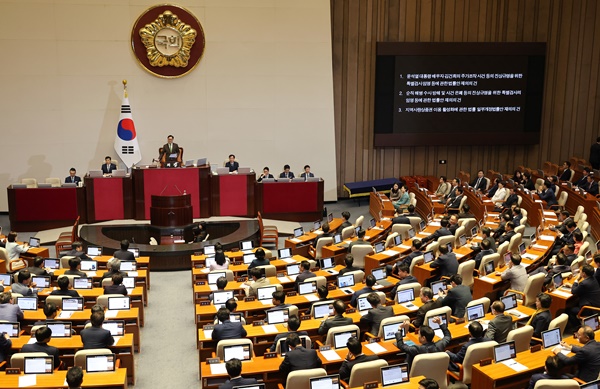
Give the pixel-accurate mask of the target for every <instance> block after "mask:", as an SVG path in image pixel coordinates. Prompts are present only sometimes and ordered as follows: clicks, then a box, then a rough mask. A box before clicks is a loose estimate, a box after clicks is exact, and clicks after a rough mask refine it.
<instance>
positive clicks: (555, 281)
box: [552, 273, 563, 288]
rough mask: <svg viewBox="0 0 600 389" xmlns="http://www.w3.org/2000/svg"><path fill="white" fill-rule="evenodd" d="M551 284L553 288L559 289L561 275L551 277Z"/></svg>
mask: <svg viewBox="0 0 600 389" xmlns="http://www.w3.org/2000/svg"><path fill="white" fill-rule="evenodd" d="M552 283H553V284H554V288H560V286H561V285H562V283H563V277H562V274H561V273H558V274H555V275H554V276H552Z"/></svg>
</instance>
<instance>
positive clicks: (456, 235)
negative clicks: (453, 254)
mask: <svg viewBox="0 0 600 389" xmlns="http://www.w3.org/2000/svg"><path fill="white" fill-rule="evenodd" d="M466 230H467V229H466V228H465V227H464V226H460V227H458V228H457V229H456V231H455V232H454V240H455V242H454V247H459V245H460V241H459V240H458V238H460V236H461V235H464V233H465V231H466Z"/></svg>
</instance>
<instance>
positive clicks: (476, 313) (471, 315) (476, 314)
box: [467, 303, 485, 321]
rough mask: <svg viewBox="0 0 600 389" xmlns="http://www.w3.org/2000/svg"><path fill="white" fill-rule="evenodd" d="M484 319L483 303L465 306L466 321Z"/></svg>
mask: <svg viewBox="0 0 600 389" xmlns="http://www.w3.org/2000/svg"><path fill="white" fill-rule="evenodd" d="M484 317H485V310H484V307H483V303H481V304H475V305H471V306H470V307H469V306H467V319H468V320H469V321H473V320H479V319H483V318H484Z"/></svg>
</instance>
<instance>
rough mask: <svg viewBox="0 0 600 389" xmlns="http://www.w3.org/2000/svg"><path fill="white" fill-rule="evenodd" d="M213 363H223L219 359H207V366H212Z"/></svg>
mask: <svg viewBox="0 0 600 389" xmlns="http://www.w3.org/2000/svg"><path fill="white" fill-rule="evenodd" d="M213 363H221V360H220V359H219V358H207V359H206V364H207V365H212V364H213Z"/></svg>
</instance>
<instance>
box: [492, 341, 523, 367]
mask: <svg viewBox="0 0 600 389" xmlns="http://www.w3.org/2000/svg"><path fill="white" fill-rule="evenodd" d="M516 356H517V349H516V347H515V341H514V340H513V341H510V342H506V343H502V344H499V345H497V346H494V361H496V363H498V362H502V361H506V360H509V359H512V358H515V357H516Z"/></svg>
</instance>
